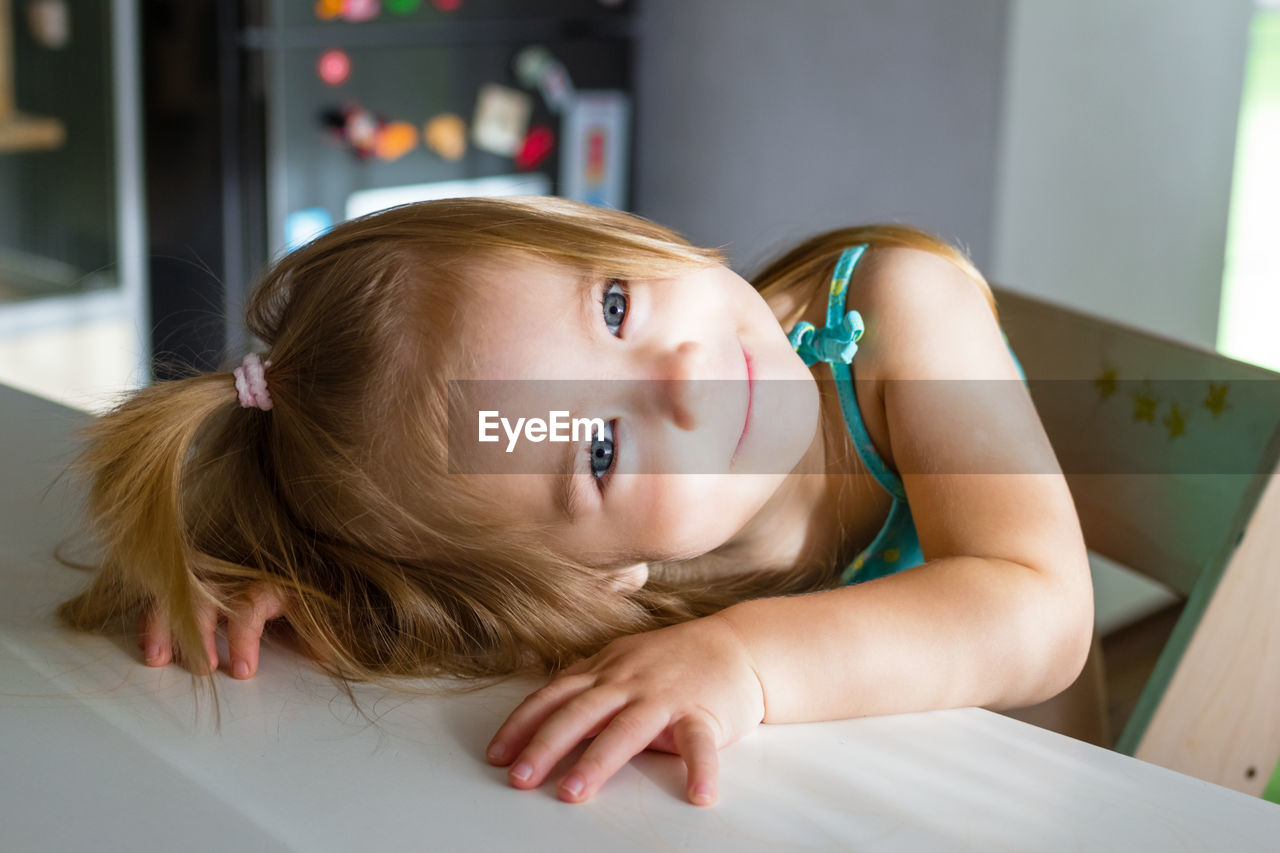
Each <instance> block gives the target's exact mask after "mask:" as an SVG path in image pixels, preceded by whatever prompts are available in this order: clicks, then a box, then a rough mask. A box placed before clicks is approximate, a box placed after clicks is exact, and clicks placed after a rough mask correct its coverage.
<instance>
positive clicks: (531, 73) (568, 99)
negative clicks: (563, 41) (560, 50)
mask: <svg viewBox="0 0 1280 853" xmlns="http://www.w3.org/2000/svg"><path fill="white" fill-rule="evenodd" d="M511 64H512V70H513V71H514V72H515V75H516V80H518V81H519V82H520V85H522V86H524V87H525V88H526V89H537V90H538V92H539V93H541V95H542V100H543V101H545V102H546V104H547V109H549V110H551V111H552V112H554V113H561V112H564V111H565V110H566V109H567V108H568V106H569V104H570V103H572V102H573V96H574V88H573V80H572V79H570V77H569V72H568V70H567V69H566V68H565V67H564V63H563V62H561V61H560V60H558V59H556V58H555V56H554V55H553V54H552V53H551V51H549V50H547V49H546V48H545V47H542V46H541V45H530V46H529V47H526V48H523V49H522V50H521V51H520V52H519V53H517V54H516V55H515V58H514V59H513V60H512V63H511Z"/></svg>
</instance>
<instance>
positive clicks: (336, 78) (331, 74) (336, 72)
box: [316, 50, 351, 86]
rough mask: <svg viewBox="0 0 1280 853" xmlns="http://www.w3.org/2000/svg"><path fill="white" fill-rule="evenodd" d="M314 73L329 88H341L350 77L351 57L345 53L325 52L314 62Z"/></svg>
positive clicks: (338, 51) (336, 51) (339, 51)
mask: <svg viewBox="0 0 1280 853" xmlns="http://www.w3.org/2000/svg"><path fill="white" fill-rule="evenodd" d="M316 73H317V74H319V75H320V79H321V80H323V81H324V82H325V83H326V84H327V85H329V86H341V85H342V84H343V83H345V82H347V78H348V77H350V76H351V57H349V56H347V54H346V52H345V51H341V50H326V51H325V52H324V53H322V54H320V59H319V60H318V61H317V62H316Z"/></svg>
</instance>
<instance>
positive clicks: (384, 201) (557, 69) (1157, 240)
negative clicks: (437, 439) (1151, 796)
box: [0, 0, 1280, 730]
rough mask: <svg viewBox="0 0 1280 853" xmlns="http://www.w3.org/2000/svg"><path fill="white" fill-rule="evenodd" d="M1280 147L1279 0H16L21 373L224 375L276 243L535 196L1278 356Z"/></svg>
mask: <svg viewBox="0 0 1280 853" xmlns="http://www.w3.org/2000/svg"><path fill="white" fill-rule="evenodd" d="M1278 155H1280V0H893V2H889V0H804V2H798V3H780V2H776V0H774V2H766V0H0V383H6V384H10V385H13V386H16V387H19V388H22V389H24V390H27V391H30V392H32V393H35V394H38V395H41V396H44V397H48V398H50V399H54V400H57V401H60V402H63V403H66V404H67V405H71V406H75V407H78V408H82V409H85V410H87V411H93V412H96V411H102V410H103V409H104V408H106V407H108V406H110V405H111V404H112V403H113V402H114V401H116V400H117V399H119V398H120V396H121V395H122V394H124V393H127V392H128V391H129V390H131V389H134V388H137V387H139V386H140V385H143V384H146V383H148V382H151V381H153V380H155V379H163V378H166V377H171V376H174V375H176V374H177V373H178V372H179V371H180V370H181V369H182V367H183V366H194V367H198V368H203V369H215V368H217V367H219V366H220V365H222V364H225V363H227V362H228V361H229V360H231V359H238V358H239V357H240V356H241V355H242V354H243V353H245V352H246V351H248V350H249V349H250V348H252V343H253V342H251V341H250V340H248V338H247V335H246V332H245V330H244V327H243V324H242V313H243V305H244V301H245V296H246V294H247V293H248V291H249V290H250V288H251V287H252V285H253V282H254V280H255V277H256V276H257V275H258V274H259V272H260V271H261V270H262V268H263V267H264V265H266V264H267V263H268V262H269V261H270V260H271V259H272V258H274V257H278V256H279V255H280V254H281V253H283V252H286V251H288V250H289V249H290V248H293V247H296V246H298V245H301V244H303V243H305V242H306V241H307V240H309V239H311V238H312V237H313V236H315V235H316V234H318V233H320V232H322V231H324V230H325V229H327V228H329V227H332V226H333V224H335V223H337V222H340V221H342V220H343V219H345V218H348V217H350V216H355V215H359V214H361V213H364V212H368V211H372V210H376V209H379V208H381V207H386V206H389V205H392V204H398V203H402V202H405V201H411V200H415V199H426V198H434V197H441V196H447V195H475V194H503V193H552V194H558V195H563V196H566V197H570V198H576V199H580V200H584V201H587V202H590V203H592V204H598V205H607V206H614V207H620V208H624V209H629V210H633V211H636V212H638V213H640V214H643V215H645V216H648V217H650V218H652V219H655V220H657V221H659V222H662V223H664V224H667V225H670V226H672V227H674V228H676V229H678V230H680V231H682V232H683V233H684V234H685V235H686V236H687V237H689V238H690V239H691V240H692V241H694V242H695V243H700V244H706V245H716V246H722V247H724V248H726V250H727V251H728V253H729V255H730V258H731V261H732V264H733V266H734V267H735V268H736V269H737V270H738V271H739V272H742V273H743V274H744V275H747V276H750V275H751V274H752V273H753V272H754V271H755V270H756V269H758V268H759V267H760V266H761V265H762V264H763V263H764V261H765V260H766V259H768V258H769V257H770V256H771V255H773V254H774V253H776V252H778V251H780V250H782V249H784V248H786V247H788V246H789V245H790V244H792V243H793V242H795V241H797V240H799V239H801V238H803V237H806V236H808V235H810V234H812V233H814V232H816V231H819V230H821V229H825V228H831V227H837V226H842V225H848V224H854V223H862V222H876V221H889V222H904V223H910V224H915V225H919V226H922V227H925V228H928V229H930V230H933V231H935V232H936V233H938V234H940V235H941V236H943V237H945V238H947V239H949V240H952V241H954V242H956V243H958V244H959V245H961V246H962V247H964V248H965V249H966V250H967V251H968V252H969V253H970V254H971V255H972V257H973V259H974V260H975V261H976V262H977V264H978V266H979V267H980V268H981V269H982V270H983V271H984V272H985V273H986V274H987V276H988V278H989V279H990V280H992V281H993V282H995V283H997V284H1000V285H1002V286H1004V287H1007V288H1011V289H1014V290H1020V291H1024V292H1027V293H1030V294H1033V295H1037V296H1040V297H1043V298H1047V299H1050V300H1052V301H1055V302H1058V303H1060V304H1063V305H1067V306H1071V307H1075V308H1079V309H1083V310H1085V311H1087V312H1090V313H1094V314H1100V315H1103V316H1105V317H1109V318H1112V319H1116V320H1120V321H1123V322H1125V323H1128V324H1131V325H1134V326H1138V327H1141V328H1143V329H1147V330H1150V331H1154V332H1157V333H1159V334H1162V335H1166V336H1171V337H1174V338H1177V339H1179V340H1183V341H1189V342H1193V343H1195V344H1199V345H1201V346H1204V347H1209V348H1214V349H1217V350H1219V351H1221V352H1224V353H1226V354H1228V355H1230V356H1233V357H1235V358H1239V359H1244V360H1248V361H1252V362H1255V363H1258V364H1262V365H1264V366H1269V367H1272V368H1275V369H1280V335H1277V334H1275V331H1274V330H1275V327H1276V325H1277V321H1278V320H1280V262H1277V260H1276V253H1275V246H1276V244H1277V237H1276V234H1277V233H1280V156H1278ZM3 416H4V415H3V413H0V417H3ZM1095 598H1096V599H1097V601H1098V604H1099V607H1098V630H1099V633H1100V634H1108V633H1109V632H1114V630H1115V629H1117V628H1119V627H1122V626H1125V625H1130V624H1134V623H1135V621H1136V620H1138V619H1139V617H1145V616H1146V615H1150V614H1152V613H1158V611H1159V610H1160V608H1162V607H1164V606H1166V605H1167V604H1168V603H1169V601H1171V600H1172V599H1171V597H1170V596H1168V594H1167V593H1165V592H1162V591H1161V590H1158V589H1155V588H1154V587H1153V586H1152V585H1150V584H1149V583H1145V582H1140V581H1138V580H1137V579H1136V576H1130V575H1126V574H1125V573H1123V572H1121V571H1120V570H1118V569H1117V570H1115V571H1112V570H1111V569H1109V568H1107V567H1105V566H1103V567H1101V568H1097V569H1096V574H1095ZM1168 624H1169V625H1171V624H1172V623H1171V622H1170V623H1168ZM1167 631H1168V627H1167V626H1166V627H1164V628H1161V629H1160V630H1159V631H1157V634H1159V633H1161V632H1163V636H1167ZM1158 639H1159V638H1158V637H1157V640H1158ZM1154 648H1157V649H1158V648H1159V645H1158V643H1157V644H1156V645H1155V646H1154ZM1143 677H1145V676H1143ZM1138 683H1141V679H1140V678H1139V680H1138ZM1117 730H1118V727H1117Z"/></svg>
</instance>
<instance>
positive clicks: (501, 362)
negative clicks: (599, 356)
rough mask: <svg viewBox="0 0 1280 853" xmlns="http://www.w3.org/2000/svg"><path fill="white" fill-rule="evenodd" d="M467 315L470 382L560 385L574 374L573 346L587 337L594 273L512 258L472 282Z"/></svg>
mask: <svg viewBox="0 0 1280 853" xmlns="http://www.w3.org/2000/svg"><path fill="white" fill-rule="evenodd" d="M469 280H470V287H469V288H468V290H467V297H466V299H465V300H464V302H463V305H462V310H461V312H460V317H459V320H460V324H459V330H458V331H459V333H460V334H459V337H458V342H459V344H458V345H459V346H461V347H463V348H465V350H466V356H467V358H466V359H465V361H466V362H467V363H469V365H470V369H469V370H465V371H464V375H463V376H462V377H460V378H464V379H557V378H567V377H568V376H569V375H571V374H570V373H569V372H566V371H565V368H570V367H572V361H569V360H567V359H566V357H565V356H566V354H567V353H568V347H569V346H570V345H575V344H580V343H582V338H583V336H584V333H585V329H586V325H585V314H584V311H585V307H586V295H587V292H588V290H589V287H590V283H589V282H590V280H589V276H588V274H586V273H584V272H583V271H581V270H578V269H575V268H573V267H570V266H568V265H565V264H557V263H553V262H550V261H545V260H542V259H539V258H535V257H532V256H530V255H525V254H519V253H510V254H504V255H502V256H500V257H497V258H493V259H490V260H487V261H485V262H484V263H483V264H481V265H477V267H476V268H475V269H474V270H473V271H472V273H471V275H470V276H469Z"/></svg>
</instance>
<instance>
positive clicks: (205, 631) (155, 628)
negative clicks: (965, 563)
mask: <svg viewBox="0 0 1280 853" xmlns="http://www.w3.org/2000/svg"><path fill="white" fill-rule="evenodd" d="M285 603H286V601H285V596H284V594H283V593H282V592H280V591H279V590H278V589H276V588H275V587H274V586H271V585H270V584H265V583H258V584H254V585H253V586H252V587H250V588H249V594H248V595H247V596H246V597H245V598H244V599H241V600H240V601H238V602H235V603H233V604H232V606H231V614H230V615H229V616H227V617H226V622H227V649H228V652H229V657H230V661H229V665H230V669H231V674H232V675H233V676H235V677H236V678H250V677H252V675H253V674H254V673H255V672H257V671H258V649H259V644H260V642H261V640H262V631H263V629H264V627H265V626H266V624H267V622H268V621H269V620H271V619H275V618H277V617H280V616H283V615H284V614H285ZM196 618H197V620H198V621H199V623H200V635H201V636H202V637H203V638H204V651H205V654H206V655H207V656H208V658H209V668H210V669H215V670H216V669H217V668H218V643H217V637H216V635H217V630H218V622H219V621H220V618H219V614H218V611H217V609H216V608H215V607H213V606H212V605H209V604H201V605H199V606H198V610H197V616H196ZM138 648H140V649H142V652H143V656H144V659H145V660H146V663H147V666H164V665H165V664H167V663H169V662H170V661H171V660H173V635H172V634H171V633H170V631H169V623H168V621H167V620H166V619H165V616H164V614H163V613H161V612H160V611H158V610H156V609H155V608H153V607H147V608H144V609H143V610H142V612H141V613H139V614H138Z"/></svg>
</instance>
